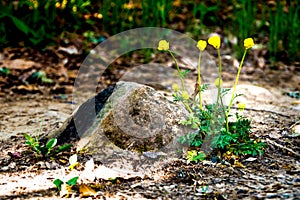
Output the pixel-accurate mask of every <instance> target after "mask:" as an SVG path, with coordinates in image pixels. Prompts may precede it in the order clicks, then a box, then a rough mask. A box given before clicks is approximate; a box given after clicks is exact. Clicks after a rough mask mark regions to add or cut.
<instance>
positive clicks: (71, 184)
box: [66, 176, 78, 186]
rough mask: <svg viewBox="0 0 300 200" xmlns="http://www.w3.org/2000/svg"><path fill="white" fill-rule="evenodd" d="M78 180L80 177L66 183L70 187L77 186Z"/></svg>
mask: <svg viewBox="0 0 300 200" xmlns="http://www.w3.org/2000/svg"><path fill="white" fill-rule="evenodd" d="M77 179H78V176H76V177H74V178H71V179H70V180H68V181H67V182H66V183H67V184H68V185H69V186H73V185H76V183H77Z"/></svg>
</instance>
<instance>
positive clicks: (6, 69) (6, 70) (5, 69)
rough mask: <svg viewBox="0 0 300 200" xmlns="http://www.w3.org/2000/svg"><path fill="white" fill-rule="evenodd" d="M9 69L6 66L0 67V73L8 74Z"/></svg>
mask: <svg viewBox="0 0 300 200" xmlns="http://www.w3.org/2000/svg"><path fill="white" fill-rule="evenodd" d="M9 73H10V71H9V68H7V67H0V74H4V75H5V76H7V75H9Z"/></svg>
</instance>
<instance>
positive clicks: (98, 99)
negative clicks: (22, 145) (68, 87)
mask: <svg viewBox="0 0 300 200" xmlns="http://www.w3.org/2000/svg"><path fill="white" fill-rule="evenodd" d="M93 112H94V113H95V114H93ZM187 116H188V112H187V111H186V109H185V108H184V107H183V106H182V105H179V104H175V103H172V102H170V101H169V100H168V99H167V98H165V97H164V96H162V95H161V94H160V93H158V92H156V91H155V90H154V89H153V88H151V87H149V86H145V85H142V84H138V83H134V82H123V81H121V82H119V83H117V84H116V85H115V86H111V87H109V88H107V89H105V90H103V91H101V92H100V93H99V94H97V95H96V96H95V97H93V98H91V99H89V100H87V101H86V102H85V103H83V104H82V105H81V106H80V107H79V108H78V109H77V110H76V111H75V112H74V113H73V115H72V116H71V117H70V118H69V119H68V120H67V121H66V123H65V125H64V126H63V127H62V128H61V129H59V130H58V131H57V132H56V133H54V134H51V135H50V137H57V138H58V141H59V143H66V142H70V141H72V140H73V139H75V140H79V141H78V143H77V149H78V150H80V149H87V150H88V152H90V153H92V154H93V155H94V157H95V159H96V160H100V161H101V162H102V163H105V164H112V163H113V165H115V164H116V162H117V165H121V164H120V163H119V161H120V160H122V163H123V166H126V168H128V167H129V168H130V169H136V168H135V167H133V162H134V165H135V166H139V167H140V166H141V164H145V163H147V165H148V164H149V166H150V165H151V163H152V164H153V162H152V161H154V160H158V159H162V158H163V157H165V158H170V157H174V156H175V157H176V156H178V155H177V151H178V150H180V149H182V146H181V145H180V144H179V143H178V137H179V136H181V135H183V134H187V133H188V132H190V131H191V130H189V129H188V128H187V127H184V126H181V125H179V124H178V122H179V121H180V120H181V119H183V118H186V117H187ZM48 137H49V136H48ZM116 160H118V161H116ZM149 160H150V161H151V162H149Z"/></svg>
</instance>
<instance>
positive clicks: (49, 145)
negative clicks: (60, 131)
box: [46, 138, 57, 150]
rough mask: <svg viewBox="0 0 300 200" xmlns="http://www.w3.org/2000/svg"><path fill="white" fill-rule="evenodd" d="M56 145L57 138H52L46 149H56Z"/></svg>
mask: <svg viewBox="0 0 300 200" xmlns="http://www.w3.org/2000/svg"><path fill="white" fill-rule="evenodd" d="M56 143H57V139H56V138H52V139H51V140H49V141H48V142H47V144H46V148H47V149H48V150H51V149H52V148H53V147H55V145H56Z"/></svg>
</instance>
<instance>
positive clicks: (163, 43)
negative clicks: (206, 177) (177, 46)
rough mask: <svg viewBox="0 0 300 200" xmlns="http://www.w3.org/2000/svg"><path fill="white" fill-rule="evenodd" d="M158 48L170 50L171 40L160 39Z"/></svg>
mask: <svg viewBox="0 0 300 200" xmlns="http://www.w3.org/2000/svg"><path fill="white" fill-rule="evenodd" d="M157 49H158V50H160V51H167V50H169V42H167V40H161V41H159V43H158V47H157Z"/></svg>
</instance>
